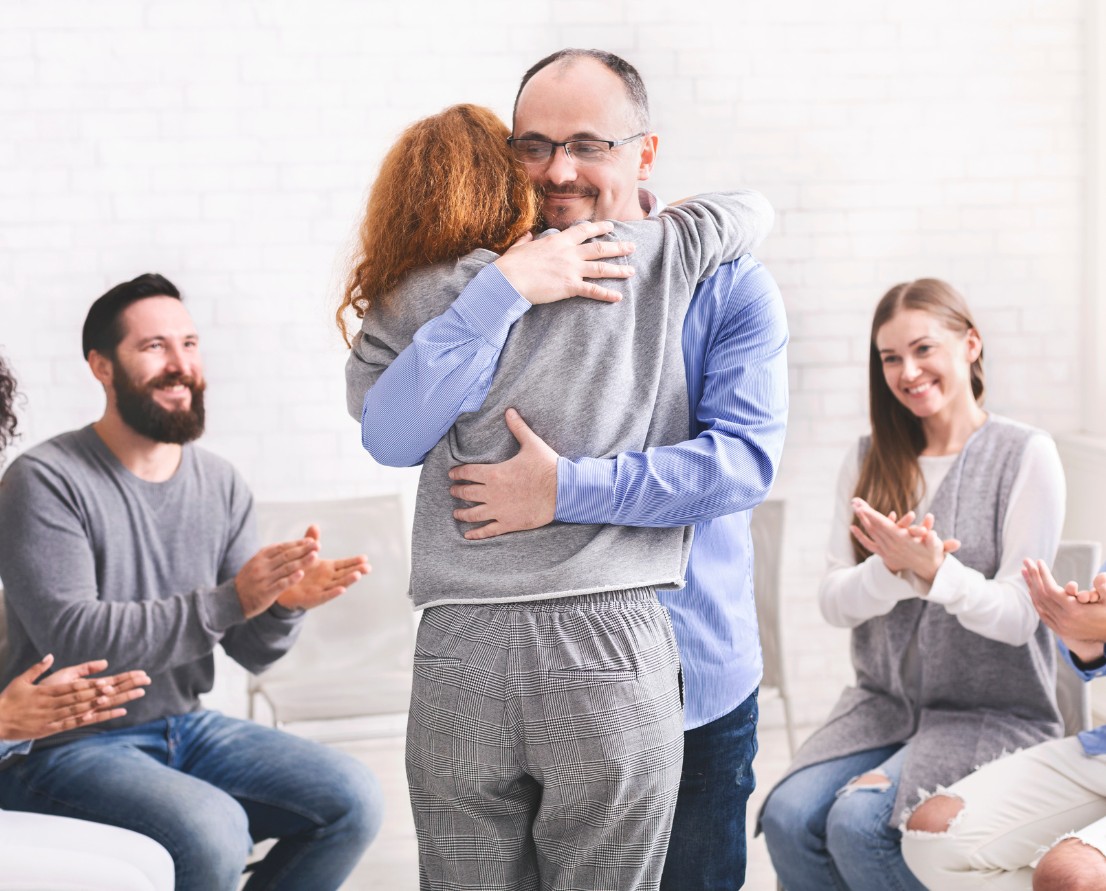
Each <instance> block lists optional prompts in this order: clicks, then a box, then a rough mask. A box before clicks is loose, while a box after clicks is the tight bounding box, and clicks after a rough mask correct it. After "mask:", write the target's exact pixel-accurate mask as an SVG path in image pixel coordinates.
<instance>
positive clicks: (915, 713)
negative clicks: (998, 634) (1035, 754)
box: [785, 415, 1063, 824]
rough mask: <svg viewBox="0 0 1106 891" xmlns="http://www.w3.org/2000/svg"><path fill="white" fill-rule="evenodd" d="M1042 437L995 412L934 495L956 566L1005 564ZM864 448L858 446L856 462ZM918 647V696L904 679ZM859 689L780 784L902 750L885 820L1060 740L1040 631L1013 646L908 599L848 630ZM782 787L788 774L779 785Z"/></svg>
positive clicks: (1048, 646)
mask: <svg viewBox="0 0 1106 891" xmlns="http://www.w3.org/2000/svg"><path fill="white" fill-rule="evenodd" d="M1044 435H1046V434H1044V433H1042V432H1041V431H1039V430H1034V429H1033V428H1031V427H1026V426H1024V425H1022V424H1018V423H1016V422H1014V421H1010V420H1007V419H1005V418H1001V417H997V416H995V415H991V416H990V417H989V418H988V420H987V422H986V423H985V424H984V425H983V426H982V427H981V428H980V429H979V430H977V431H976V432H975V433H974V434H973V435H972V436H971V438H970V439H969V440H968V442H967V443H966V444H965V446H964V449H963V451H962V452H961V453H960V456H959V458H957V460H956V463H955V464H954V465H953V467H952V469H951V470H950V471H949V473H948V476H946V477H945V479H944V481H943V482H942V483H941V485H940V487H939V488H938V489H937V492H936V493H935V494H934V498H933V503H932V505H931V506H930V513H932V514H933V516H934V518H935V523H934V526H935V528H937V529H939V530H941V534H942V535H944V536H948V537H950V538H957V539H959V540H960V542H961V546H960V550H958V551H957V552H956V557H957V559H958V560H959V561H960V562H961V563H963V564H964V565H965V566H970V567H971V568H973V569H976V570H978V571H979V572H981V573H983V575H984V576H986V577H988V578H993V577H994V575H995V572H996V571H997V570H998V567H999V564H1000V562H1001V560H1002V528H1003V520H1004V518H1005V516H1006V508H1007V504H1008V500H1009V496H1010V490H1011V488H1012V487H1013V485H1014V479H1015V478H1016V477H1017V474H1018V467H1019V464H1020V462H1021V457H1022V453H1023V452H1024V451H1025V446H1026V443H1027V442H1028V440H1029V438H1030V437H1031V436H1044ZM867 448H868V440H864V441H862V443H861V450H860V454H861V460H863V457H864V455H865V454H866V452H867ZM912 640H915V641H916V642H917V648H918V655H919V658H920V661H921V684H920V688H917V689H915V687H914V686H913V685H912V684H910V683H909V680H908V678H907V677H906V676H905V674H904V655H905V654H906V653H907V652H908V650H909V649H910V645H911V641H912ZM852 657H853V666H854V668H855V669H856V686H855V687H849V688H848V689H846V690H845V692H844V694H843V695H842V696H841V699H840V700H838V702H837V705H836V706H835V707H834V709H833V712H832V713H831V714H830V717H829V720H828V721H827V722H826V723H825V724H824V725H823V726H822V727H821V728H819V729H818V730H816V731H815V732H814V734H813V735H812V736H811V737H810V738H809V739H808V740H807V741H806V742H805V743H804V744H803V746H802V748H800V749H799V751H798V753H797V754H796V756H795V760H794V762H793V763H792V764H791V766H790V767H789V768H788V771H787V776H790V775H791V774H793V773H795V772H796V771H798V770H801V769H802V768H804V767H808V766H809V765H812V764H818V763H820V762H823V761H828V760H831V759H834V758H841V757H844V756H846V755H851V754H853V753H855V752H859V751H863V750H865V749H872V748H878V747H880V746H885V745H890V744H892V743H902V742H907V741H909V743H910V746H909V748H908V750H907V756H906V761H905V763H904V764H903V769H902V775H901V777H900V779H899V786H898V791H897V794H896V798H895V806H894V808H893V810H892V815H891V822H892V823H893V824H897V823H898V821H899V820H900V819H901V817H902V811H903V809H904V808H909V807H912V806H914V805H916V804H917V802H918V800H919V797H920V792H933V791H934V790H935V789H936V788H937V786H948V785H951V784H952V783H954V782H955V781H956V780H958V779H960V778H961V777H964V776H966V775H967V774H968V773H970V772H971V771H972V770H974V769H975V768H976V767H978V766H979V765H981V764H986V763H987V762H988V761H992V760H994V759H995V758H997V757H999V756H1000V755H1002V754H1003V753H1005V752H1012V751H1014V750H1016V749H1020V748H1025V747H1028V746H1033V745H1036V744H1037V743H1039V742H1044V741H1045V740H1047V739H1052V738H1054V737H1058V736H1060V735H1061V734H1062V733H1063V724H1062V721H1061V717H1060V712H1059V710H1058V708H1057V705H1056V646H1055V643H1054V641H1053V638H1052V633H1051V632H1050V631H1049V630H1048V628H1046V627H1045V625H1044V624H1043V623H1042V624H1041V625H1039V626H1038V628H1037V631H1036V633H1035V634H1034V635H1033V638H1032V639H1031V640H1030V641H1029V643H1027V644H1025V645H1023V646H1018V647H1015V646H1010V645H1009V644H1005V643H1000V642H999V641H995V640H990V639H989V638H986V637H982V636H981V635H978V634H975V633H973V632H971V631H968V630H967V629H966V628H964V626H963V625H961V624H960V623H959V622H958V621H957V620H956V617H955V616H952V615H950V614H949V613H948V612H947V611H946V610H945V609H944V608H943V607H942V606H941V605H939V604H935V603H927V602H926V601H925V600H924V599H912V600H904V601H902V602H900V603H898V604H897V605H896V606H895V608H894V609H893V610H891V612H889V613H888V614H887V615H885V616H877V617H875V618H873V619H869V620H868V621H867V622H864V623H863V624H862V625H859V626H857V627H856V628H855V629H853V633H852ZM785 779H786V777H785Z"/></svg>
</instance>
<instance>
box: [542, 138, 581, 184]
mask: <svg viewBox="0 0 1106 891" xmlns="http://www.w3.org/2000/svg"><path fill="white" fill-rule="evenodd" d="M545 178H546V179H548V180H550V181H551V182H554V183H569V182H572V181H574V180H575V179H576V162H575V161H574V160H572V156H571V155H569V153H568V148H567V147H566V146H563V145H558V146H554V147H553V154H552V155H551V156H550V158H549V160H548V161H547V162H546V165H545Z"/></svg>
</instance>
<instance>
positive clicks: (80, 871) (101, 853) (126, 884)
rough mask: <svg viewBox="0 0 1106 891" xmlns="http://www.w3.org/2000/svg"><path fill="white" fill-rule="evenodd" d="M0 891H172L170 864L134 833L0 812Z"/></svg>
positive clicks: (152, 843) (161, 851)
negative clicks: (61, 890)
mask: <svg viewBox="0 0 1106 891" xmlns="http://www.w3.org/2000/svg"><path fill="white" fill-rule="evenodd" d="M0 863H2V864H3V869H0V889H8V888H10V889H17V888H18V889H22V888H77V887H79V888H83V889H86V891H173V858H172V857H170V856H169V852H168V851H166V850H165V848H163V847H162V846H161V845H159V844H157V843H156V842H155V841H153V839H150V838H148V837H146V836H145V835H139V834H138V833H137V832H131V831H130V830H127V829H120V828H119V827H117V826H105V825H104V824H103V823H91V822H89V821H87V820H71V819H69V818H68V817H53V816H47V815H45V814H28V813H23V812H19V811H0Z"/></svg>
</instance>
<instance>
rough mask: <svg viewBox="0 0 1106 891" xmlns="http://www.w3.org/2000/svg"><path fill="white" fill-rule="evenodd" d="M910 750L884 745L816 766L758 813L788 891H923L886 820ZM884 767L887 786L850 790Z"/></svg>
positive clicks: (782, 786)
mask: <svg viewBox="0 0 1106 891" xmlns="http://www.w3.org/2000/svg"><path fill="white" fill-rule="evenodd" d="M905 757H906V748H905V746H901V745H892V746H884V747H882V748H879V749H869V750H867V751H865V752H858V753H857V754H855V755H848V756H846V757H844V758H838V759H836V760H834V761H826V762H823V763H822V764H814V765H811V766H810V767H806V768H803V769H802V770H800V771H799V772H798V773H796V774H793V775H792V776H790V777H788V778H787V779H786V780H784V781H783V782H782V783H780V784H779V785H778V786H777V787H776V788H775V789H774V790H773V791H772V794H771V795H770V796H769V798H768V801H767V803H766V804H765V806H764V812H763V814H762V816H761V826H762V827H763V829H764V840H765V841H766V842H767V843H768V853H769V855H771V857H772V865H773V866H774V867H775V869H776V875H777V876H778V877H779V880H780V882H781V883H782V884H783V886H784V888H786V889H787V891H827V889H839V891H925V886H924V885H922V883H921V882H919V881H918V880H917V879H916V878H915V877H914V874H913V873H912V872H911V871H910V869H909V867H907V865H906V862H905V861H904V860H903V858H902V847H901V845H900V842H901V838H902V836H901V834H900V832H899V830H898V829H897V828H895V827H893V826H891V825H890V824H889V821H890V820H891V816H892V815H891V809H892V808H893V807H894V804H895V791H896V789H897V788H898V783H899V774H900V773H901V772H902V762H903V759H904V758H905ZM869 771H882V772H883V773H885V774H886V775H887V779H888V784H885V785H886V788H884V786H869V787H866V788H864V787H862V788H856V789H849V790H845V789H844V787H845V786H847V785H848V783H849V781H850V780H851V779H853V778H854V777H858V776H861V775H862V774H865V773H868V772H869Z"/></svg>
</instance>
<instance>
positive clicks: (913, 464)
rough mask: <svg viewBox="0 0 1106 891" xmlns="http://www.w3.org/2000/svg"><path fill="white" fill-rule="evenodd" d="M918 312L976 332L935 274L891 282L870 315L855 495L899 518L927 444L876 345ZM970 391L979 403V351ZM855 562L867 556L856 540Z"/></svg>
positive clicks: (915, 485) (912, 496) (955, 295)
mask: <svg viewBox="0 0 1106 891" xmlns="http://www.w3.org/2000/svg"><path fill="white" fill-rule="evenodd" d="M911 309H914V310H921V311H922V312H927V313H929V314H930V315H931V316H934V317H936V318H937V319H939V320H940V321H941V323H942V324H943V325H944V326H945V327H946V328H948V329H949V330H950V331H955V332H957V333H959V334H965V335H966V334H967V333H968V332H969V331H971V330H973V329H974V330H976V331H978V330H979V329H978V328H976V325H975V322H974V321H972V317H971V314H970V313H969V311H968V304H967V302H966V301H965V300H964V298H963V297H962V296H961V295H960V293H959V292H958V291H957V290H956V289H955V288H954V287H953V286H952V285H950V284H948V283H946V282H943V281H941V280H940V279H937V278H920V279H918V280H917V281H912V282H903V283H901V284H898V285H895V286H894V287H893V288H891V290H890V291H888V292H887V293H886V294H884V295H883V297H882V298H881V299H880V301H879V303H878V304H877V306H876V311H875V313H874V314H873V316H872V333H871V342H870V346H869V351H868V410H869V414H870V420H871V424H872V445H871V448H870V449H869V450H868V454H867V455H866V456H865V458H864V461H863V463H862V464H861V466H860V478H859V480H858V481H857V484H856V492H855V493H854V494H856V495H858V496H859V497H861V498H863V499H864V500H865V501H867V502H868V503H869V504H871V505H872V507H874V508H875V509H876V510H878V511H879V512H880V513H883V514H887V513H890V512H891V511H895V512H896V513H898V514H899V516H902V515H903V514H905V513H906V512H907V511H909V510H910V509H911V507H913V505H914V503H915V502H916V501H917V498H918V494H919V491H920V489H921V487H922V485H923V484H924V481H923V479H922V471H921V468H920V467H919V466H918V455H920V454H921V453H922V450H923V449H925V447H926V438H925V431H924V430H923V428H922V422H921V421H920V420H918V418H917V416H916V415H915V414H914V413H913V412H912V411H910V409H908V408H907V407H906V406H905V405H903V404H902V403H901V402H899V400H898V399H896V398H895V394H894V393H892V392H891V389H890V387H888V386H887V380H886V378H885V377H884V376H883V361H882V359H881V357H880V355H879V347H877V346H876V335H877V334H879V329H880V328H882V327H883V326H884V325H886V324H887V323H888V322H889V321H891V319H893V318H894V317H895V316H897V315H898V314H899V313H900V312H902V311H903V310H911ZM970 372H971V385H972V394H973V395H974V396H975V401H976V402H977V403H980V404H981V403H982V402H983V393H984V383H983V350H982V348H981V349H980V351H979V356H978V357H977V358H976V360H975V361H974V362H972V364H971V369H970ZM853 551H854V553H855V555H856V558H857V562H858V563H859V562H861V561H862V560H864V559H865V558H866V557H867V556H868V552H867V550H865V549H864V546H863V545H861V544H860V542H858V541H856V540H855V539H854V541H853Z"/></svg>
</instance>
